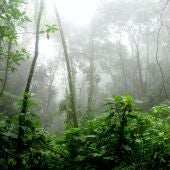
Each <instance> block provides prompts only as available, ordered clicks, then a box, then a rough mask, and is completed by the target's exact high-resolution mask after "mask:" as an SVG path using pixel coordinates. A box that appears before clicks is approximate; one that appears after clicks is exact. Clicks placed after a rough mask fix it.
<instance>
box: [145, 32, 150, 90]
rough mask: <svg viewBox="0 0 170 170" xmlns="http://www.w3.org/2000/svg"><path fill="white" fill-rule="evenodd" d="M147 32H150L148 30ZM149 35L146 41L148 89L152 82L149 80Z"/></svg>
mask: <svg viewBox="0 0 170 170" xmlns="http://www.w3.org/2000/svg"><path fill="white" fill-rule="evenodd" d="M147 33H148V34H149V32H148V30H147ZM148 36H149V35H147V42H146V66H147V68H146V86H147V91H148V90H149V86H150V82H149V70H150V69H149V62H150V61H149V60H150V59H149V37H148Z"/></svg>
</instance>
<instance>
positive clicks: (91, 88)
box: [87, 19, 94, 113]
mask: <svg viewBox="0 0 170 170" xmlns="http://www.w3.org/2000/svg"><path fill="white" fill-rule="evenodd" d="M93 98H94V19H93V23H92V34H91V40H90V70H89V92H88V104H87V112H88V113H91V112H92V111H93V109H94V101H93V100H94V99H93Z"/></svg>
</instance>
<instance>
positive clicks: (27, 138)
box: [0, 96, 170, 170]
mask: <svg viewBox="0 0 170 170" xmlns="http://www.w3.org/2000/svg"><path fill="white" fill-rule="evenodd" d="M30 103H31V102H30ZM134 103H135V101H134V100H133V99H132V98H131V97H130V96H114V97H113V98H111V99H106V104H105V106H106V107H107V112H106V113H103V114H102V115H100V116H97V117H95V118H94V119H92V120H88V121H87V122H86V123H85V125H84V126H82V127H79V128H70V129H68V130H66V131H65V132H64V133H63V134H58V135H51V134H49V133H48V132H46V131H45V130H44V129H42V128H39V124H38V119H37V117H36V115H35V114H33V113H32V112H30V111H29V112H28V113H27V114H26V115H25V116H26V117H25V124H24V126H23V128H24V130H25V134H24V148H23V149H24V150H23V153H22V159H23V166H24V168H25V169H54V170H55V169H63V170H64V169H70V170H72V169H73V170H75V169H77V170H82V169H108V170H109V169H110V170H111V169H162V170H166V169H169V168H170V167H169V163H170V162H169V156H170V134H169V132H170V126H169V124H168V123H167V120H165V119H164V117H163V118H162V117H160V116H156V115H157V114H158V113H159V112H160V113H162V112H166V110H167V111H168V109H169V106H167V105H165V104H163V105H162V104H161V108H160V106H155V107H153V108H152V109H151V110H150V112H149V113H143V112H139V111H135V110H134V108H135V104H134ZM155 113H156V115H154V114H155ZM0 118H1V119H0V144H1V145H0V146H1V150H0V168H1V169H7V168H11V169H12V168H13V167H14V166H15V163H16V162H15V154H16V153H15V152H16V139H17V133H18V132H17V129H18V116H16V115H11V116H8V117H7V116H5V115H3V114H2V115H1V116H0Z"/></svg>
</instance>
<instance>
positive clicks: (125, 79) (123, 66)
mask: <svg viewBox="0 0 170 170" xmlns="http://www.w3.org/2000/svg"><path fill="white" fill-rule="evenodd" d="M119 57H120V62H121V67H122V74H123V79H124V86H125V92H128V85H127V77H126V69H125V63H124V59H123V56H122V48H121V37H120V41H119Z"/></svg>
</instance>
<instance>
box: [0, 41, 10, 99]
mask: <svg viewBox="0 0 170 170" xmlns="http://www.w3.org/2000/svg"><path fill="white" fill-rule="evenodd" d="M11 48H12V42H11V41H10V42H9V43H8V55H7V59H6V66H5V78H4V81H3V84H2V88H1V91H0V97H2V96H3V93H4V90H5V86H6V83H7V79H8V67H9V59H10V52H11Z"/></svg>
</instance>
